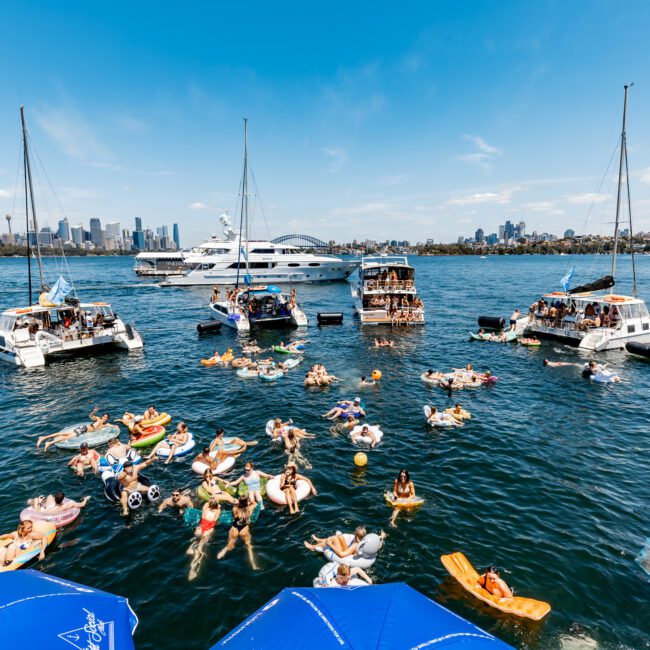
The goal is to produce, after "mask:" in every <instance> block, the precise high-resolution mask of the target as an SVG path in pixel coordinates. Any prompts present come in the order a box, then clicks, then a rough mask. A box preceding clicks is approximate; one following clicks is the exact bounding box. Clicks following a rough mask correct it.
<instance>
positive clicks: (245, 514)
mask: <svg viewBox="0 0 650 650" xmlns="http://www.w3.org/2000/svg"><path fill="white" fill-rule="evenodd" d="M255 508H256V506H255V505H254V504H252V503H249V501H248V497H247V496H246V495H243V496H240V497H239V500H238V501H237V503H236V504H235V505H234V506H233V509H232V524H231V525H230V530H229V531H228V544H226V546H224V547H223V548H222V549H221V550H220V551H219V553H217V559H218V560H221V559H223V558H224V557H225V556H226V553H228V552H229V551H232V550H233V549H234V548H235V546H236V544H237V540H238V539H241V540H242V541H243V542H244V544H245V546H246V548H247V550H248V559H249V560H250V563H251V568H252V569H253V570H257V566H256V564H255V556H254V555H253V544H252V539H251V532H250V523H251V515H252V514H253V510H254V509H255Z"/></svg>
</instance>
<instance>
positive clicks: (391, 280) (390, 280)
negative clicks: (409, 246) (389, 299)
mask: <svg viewBox="0 0 650 650" xmlns="http://www.w3.org/2000/svg"><path fill="white" fill-rule="evenodd" d="M380 259H381V258H380ZM359 272H360V273H361V280H362V282H363V291H364V293H404V292H406V293H415V270H414V269H413V267H412V266H409V265H408V264H407V262H406V258H405V257H404V258H400V257H396V258H386V260H385V261H381V262H371V263H368V262H366V261H365V260H364V262H363V263H362V266H361V269H360V271H359Z"/></svg>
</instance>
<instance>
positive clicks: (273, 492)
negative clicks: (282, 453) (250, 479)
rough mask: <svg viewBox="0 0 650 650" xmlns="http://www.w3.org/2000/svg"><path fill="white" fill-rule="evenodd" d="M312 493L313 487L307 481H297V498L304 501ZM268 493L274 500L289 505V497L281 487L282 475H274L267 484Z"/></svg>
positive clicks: (282, 504)
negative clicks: (287, 497)
mask: <svg viewBox="0 0 650 650" xmlns="http://www.w3.org/2000/svg"><path fill="white" fill-rule="evenodd" d="M310 493H311V488H310V487H309V483H307V481H303V480H302V479H298V482H297V483H296V500H297V501H302V500H303V499H304V498H306V497H308V496H309V495H310ZM266 494H267V496H268V497H269V499H271V501H273V503H277V504H279V505H281V506H286V505H287V499H286V497H285V495H284V492H283V491H282V490H281V489H280V475H278V476H274V477H273V478H270V479H269V482H268V483H267V484H266Z"/></svg>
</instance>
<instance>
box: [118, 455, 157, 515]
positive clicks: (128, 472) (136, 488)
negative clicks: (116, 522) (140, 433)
mask: <svg viewBox="0 0 650 650" xmlns="http://www.w3.org/2000/svg"><path fill="white" fill-rule="evenodd" d="M155 460H156V457H155V456H152V457H151V458H147V460H145V461H143V462H142V463H140V464H139V465H134V464H133V462H132V461H130V460H127V461H125V463H124V465H123V467H122V471H121V472H120V473H119V474H118V475H117V480H118V482H119V484H120V485H121V486H122V492H121V494H120V503H121V505H122V514H123V515H124V516H125V517H126V516H127V515H128V514H129V505H128V502H129V501H128V500H129V494H131V492H140V493H141V494H147V492H148V491H149V488H148V487H147V486H146V485H143V484H142V483H140V481H139V480H138V475H139V473H140V470H141V469H144V468H145V467H149V465H151V464H152V463H153V462H155Z"/></svg>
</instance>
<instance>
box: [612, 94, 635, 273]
mask: <svg viewBox="0 0 650 650" xmlns="http://www.w3.org/2000/svg"><path fill="white" fill-rule="evenodd" d="M633 85H634V84H625V86H624V88H625V96H624V99H623V128H622V129H621V155H620V159H619V163H618V191H617V194H616V222H615V225H614V252H613V253H612V277H613V278H616V253H617V252H618V225H619V221H620V216H621V188H622V186H623V162H624V161H625V156H626V154H625V148H626V145H625V120H626V118H627V90H628V88H630V86H633Z"/></svg>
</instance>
